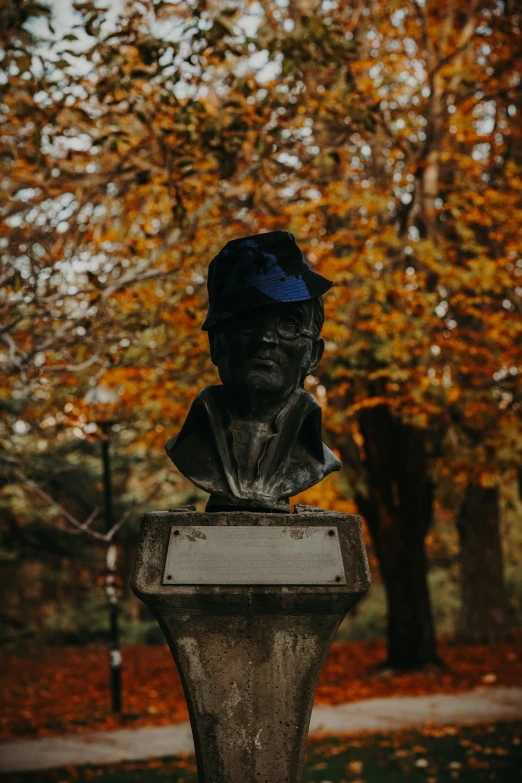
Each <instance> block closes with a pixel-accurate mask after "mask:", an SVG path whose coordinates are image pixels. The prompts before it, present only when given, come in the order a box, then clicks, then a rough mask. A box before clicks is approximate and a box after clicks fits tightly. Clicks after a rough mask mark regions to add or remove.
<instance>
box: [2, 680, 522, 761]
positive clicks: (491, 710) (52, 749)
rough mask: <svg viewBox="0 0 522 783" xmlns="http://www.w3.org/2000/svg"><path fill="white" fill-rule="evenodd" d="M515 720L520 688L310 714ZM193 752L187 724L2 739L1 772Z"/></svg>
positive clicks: (334, 718)
mask: <svg viewBox="0 0 522 783" xmlns="http://www.w3.org/2000/svg"><path fill="white" fill-rule="evenodd" d="M517 719H522V688H481V689H478V690H475V691H469V692H467V693H458V694H449V695H448V694H438V695H433V696H411V697H403V696H401V697H392V698H387V699H368V700H367V701H358V702H352V703H350V704H339V705H336V706H333V707H328V706H325V705H318V706H317V707H315V709H314V711H313V713H312V720H311V723H310V735H311V737H314V738H315V737H320V736H325V735H336V736H342V735H349V734H357V733H359V732H362V731H366V732H378V731H394V730H398V729H407V728H415V727H422V726H424V725H425V724H427V723H429V724H432V725H435V726H445V725H453V726H455V725H473V724H475V723H484V722H486V723H489V722H493V721H498V720H517ZM193 751H194V746H193V744H192V734H191V731H190V725H189V723H178V724H176V725H174V726H159V727H152V726H146V727H144V728H139V729H119V730H118V731H93V732H90V733H88V734H70V735H67V736H62V737H42V738H41V739H30V740H15V741H13V742H2V743H0V772H25V771H29V770H39V769H53V768H55V767H64V766H69V765H74V766H76V765H81V764H109V763H112V764H113V763H117V762H120V761H138V760H141V759H150V758H159V757H162V756H177V755H182V754H188V753H192V752H193Z"/></svg>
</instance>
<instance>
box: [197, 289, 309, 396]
mask: <svg viewBox="0 0 522 783" xmlns="http://www.w3.org/2000/svg"><path fill="white" fill-rule="evenodd" d="M313 312H314V304H313V301H312V300H307V301H304V302H289V303H281V304H279V303H278V304H273V305H266V306H264V307H258V308H256V309H254V310H247V311H245V312H243V313H238V314H237V315H235V316H234V317H232V318H229V319H227V320H226V321H224V322H223V323H222V324H221V325H220V326H219V327H216V329H215V330H214V331H213V333H212V334H211V338H210V349H211V356H212V361H213V362H214V364H215V365H216V366H217V368H218V371H219V377H220V378H221V381H222V383H223V386H225V387H229V388H232V389H233V390H234V392H235V393H236V394H241V393H242V392H243V393H245V394H246V395H248V397H252V396H254V397H258V398H264V399H266V400H271V401H277V400H284V399H285V398H286V397H288V395H290V394H291V393H292V392H293V391H295V389H296V388H297V387H298V386H299V385H300V383H301V379H302V378H303V377H304V376H305V375H306V374H308V373H309V372H312V371H313V370H314V369H315V368H316V367H317V365H318V364H319V361H320V359H321V356H322V353H323V347H324V344H323V341H322V340H321V339H314V333H313V325H312V320H313Z"/></svg>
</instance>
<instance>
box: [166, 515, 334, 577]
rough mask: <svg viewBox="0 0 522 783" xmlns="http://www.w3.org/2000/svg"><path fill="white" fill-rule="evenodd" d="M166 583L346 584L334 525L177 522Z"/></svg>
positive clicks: (168, 550) (172, 530)
mask: <svg viewBox="0 0 522 783" xmlns="http://www.w3.org/2000/svg"><path fill="white" fill-rule="evenodd" d="M163 584H164V585H202V584H204V585H260V584H272V585H283V584H288V585H327V584H346V576H345V573H344V567H343V560H342V556H341V548H340V546H339V535H338V532H337V528H336V527H334V526H332V527H283V526H281V527H250V526H246V525H241V526H239V525H238V526H237V527H192V526H191V527H188V526H182V525H180V526H179V527H173V528H172V529H171V531H170V540H169V546H168V549H167V559H166V562H165V571H164V572H163Z"/></svg>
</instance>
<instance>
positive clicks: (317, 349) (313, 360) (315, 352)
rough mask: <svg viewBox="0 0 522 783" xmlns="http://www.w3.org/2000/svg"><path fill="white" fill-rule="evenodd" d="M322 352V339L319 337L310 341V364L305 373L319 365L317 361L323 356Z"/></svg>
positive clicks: (309, 372) (310, 371)
mask: <svg viewBox="0 0 522 783" xmlns="http://www.w3.org/2000/svg"><path fill="white" fill-rule="evenodd" d="M323 353H324V340H323V338H322V337H320V338H319V339H318V340H315V341H314V342H313V343H312V351H311V353H310V366H309V368H308V372H307V375H309V374H311V373H313V372H314V370H316V369H317V367H318V366H319V362H320V361H321V359H322V358H323Z"/></svg>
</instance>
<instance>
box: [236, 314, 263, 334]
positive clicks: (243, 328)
mask: <svg viewBox="0 0 522 783" xmlns="http://www.w3.org/2000/svg"><path fill="white" fill-rule="evenodd" d="M234 321H235V323H236V325H237V328H238V329H239V331H240V332H245V333H247V334H249V333H250V332H253V331H254V329H255V328H256V324H257V315H256V313H254V312H253V311H252V310H247V311H245V312H244V313H238V314H237V315H236V317H235V319H234Z"/></svg>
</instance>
